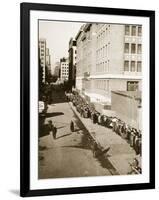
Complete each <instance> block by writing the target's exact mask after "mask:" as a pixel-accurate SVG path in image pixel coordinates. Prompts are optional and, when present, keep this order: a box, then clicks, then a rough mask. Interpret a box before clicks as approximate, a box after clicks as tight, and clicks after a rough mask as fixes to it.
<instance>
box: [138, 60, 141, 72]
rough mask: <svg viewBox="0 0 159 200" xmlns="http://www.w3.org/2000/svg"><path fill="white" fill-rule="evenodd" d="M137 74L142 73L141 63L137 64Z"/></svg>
mask: <svg viewBox="0 0 159 200" xmlns="http://www.w3.org/2000/svg"><path fill="white" fill-rule="evenodd" d="M137 72H141V61H138V62H137Z"/></svg>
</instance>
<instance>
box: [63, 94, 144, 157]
mask: <svg viewBox="0 0 159 200" xmlns="http://www.w3.org/2000/svg"><path fill="white" fill-rule="evenodd" d="M66 96H67V99H68V101H71V102H72V103H73V105H74V106H75V107H76V110H77V111H78V112H79V113H80V115H81V117H83V118H90V119H91V120H92V122H93V123H94V124H99V125H101V126H105V127H107V128H111V129H112V130H113V131H114V132H115V133H116V134H118V135H120V136H121V137H122V138H124V139H126V140H127V142H128V143H129V144H130V146H131V147H132V148H134V150H135V152H136V154H137V155H141V146H142V144H141V142H142V140H141V131H139V130H137V129H135V128H133V127H131V126H129V125H127V124H126V123H125V122H123V121H122V120H120V119H118V118H117V117H110V116H106V115H103V114H101V113H99V112H98V111H96V110H95V107H94V106H93V105H92V104H89V103H88V102H86V100H85V99H84V98H82V97H81V96H80V95H79V94H73V93H69V94H66Z"/></svg>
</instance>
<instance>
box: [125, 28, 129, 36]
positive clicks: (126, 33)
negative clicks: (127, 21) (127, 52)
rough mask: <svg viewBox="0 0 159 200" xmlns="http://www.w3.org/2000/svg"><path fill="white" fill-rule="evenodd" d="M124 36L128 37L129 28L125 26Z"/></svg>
mask: <svg viewBox="0 0 159 200" xmlns="http://www.w3.org/2000/svg"><path fill="white" fill-rule="evenodd" d="M125 35H130V26H125Z"/></svg>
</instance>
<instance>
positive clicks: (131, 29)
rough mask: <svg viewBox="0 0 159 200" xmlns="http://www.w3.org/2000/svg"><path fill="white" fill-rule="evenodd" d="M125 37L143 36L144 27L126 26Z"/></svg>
mask: <svg viewBox="0 0 159 200" xmlns="http://www.w3.org/2000/svg"><path fill="white" fill-rule="evenodd" d="M125 35H131V36H142V27H141V26H130V25H126V26H125Z"/></svg>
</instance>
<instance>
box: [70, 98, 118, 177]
mask: <svg viewBox="0 0 159 200" xmlns="http://www.w3.org/2000/svg"><path fill="white" fill-rule="evenodd" d="M68 104H69V105H70V107H71V109H72V111H73V112H74V113H75V115H76V116H77V118H78V119H79V120H80V121H81V123H82V124H83V126H84V127H85V129H86V130H87V131H88V133H89V134H90V136H91V137H92V139H93V140H94V141H95V142H96V143H97V145H98V148H99V149H100V150H102V147H101V145H100V143H99V142H98V141H96V137H95V136H94V134H95V132H92V131H90V130H89V129H88V128H87V126H86V125H85V123H84V122H83V120H81V118H80V117H79V114H78V113H77V111H76V110H75V108H74V106H73V105H72V102H68ZM103 157H104V159H105V160H106V161H108V162H109V164H110V165H111V169H108V170H109V172H110V173H111V174H112V175H120V173H119V172H118V170H117V169H116V168H115V167H114V165H113V164H112V162H111V161H110V160H109V158H108V157H106V156H105V155H104V156H103Z"/></svg>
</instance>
